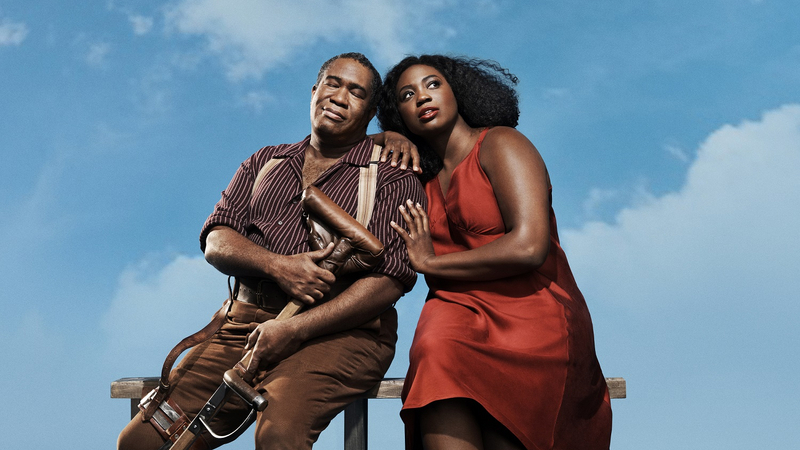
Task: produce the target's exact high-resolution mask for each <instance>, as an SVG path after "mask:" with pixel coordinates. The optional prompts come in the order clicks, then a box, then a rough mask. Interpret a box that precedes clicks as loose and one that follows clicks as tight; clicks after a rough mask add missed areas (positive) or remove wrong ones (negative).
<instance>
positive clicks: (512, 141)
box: [394, 127, 550, 280]
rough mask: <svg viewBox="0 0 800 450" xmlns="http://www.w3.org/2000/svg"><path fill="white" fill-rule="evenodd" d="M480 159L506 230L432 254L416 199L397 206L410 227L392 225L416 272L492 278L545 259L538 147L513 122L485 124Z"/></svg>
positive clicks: (543, 176) (544, 179)
mask: <svg viewBox="0 0 800 450" xmlns="http://www.w3.org/2000/svg"><path fill="white" fill-rule="evenodd" d="M480 162H481V166H482V167H483V169H484V171H485V172H486V175H487V176H488V177H489V181H490V182H491V184H492V188H493V189H494V193H495V196H496V198H497V203H498V205H499V207H500V213H501V215H502V217H503V223H504V224H505V229H506V234H505V235H503V236H502V237H500V238H498V239H497V240H495V241H493V242H491V243H489V244H486V245H484V246H481V247H478V248H475V249H472V250H468V251H464V252H456V253H449V254H446V255H441V256H436V255H434V254H433V246H432V245H431V244H430V230H429V228H428V221H427V215H425V211H424V210H423V209H422V208H421V207H418V206H417V205H406V207H405V208H402V209H401V212H403V217H404V219H405V220H406V222H407V225H408V228H409V231H408V232H406V231H405V230H403V229H401V228H400V227H399V226H397V225H395V226H394V227H395V230H397V231H398V233H400V235H401V236H402V237H403V239H404V240H406V244H407V246H408V251H409V257H410V258H411V263H412V266H413V267H414V269H415V270H417V271H418V272H420V273H424V274H430V275H434V276H437V277H442V278H449V279H459V280H493V279H498V278H504V277H507V276H511V275H516V274H520V273H524V272H527V271H530V270H533V269H535V268H537V267H539V266H540V265H542V264H543V263H544V260H545V258H546V257H547V253H548V250H549V243H550V201H549V181H548V176H547V170H546V168H545V165H544V161H542V158H541V156H540V155H539V152H538V151H537V150H536V148H535V147H534V146H533V144H531V142H530V141H529V140H528V139H527V138H525V136H523V135H522V134H521V133H519V132H518V131H516V130H514V129H513V128H506V127H498V128H494V129H492V130H490V131H489V132H488V133H487V135H486V138H485V139H484V142H483V145H482V146H481V153H480Z"/></svg>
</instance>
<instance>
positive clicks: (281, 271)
mask: <svg viewBox="0 0 800 450" xmlns="http://www.w3.org/2000/svg"><path fill="white" fill-rule="evenodd" d="M332 252H333V243H329V244H328V246H327V247H325V248H323V249H321V250H316V251H313V252H307V253H298V254H296V255H290V256H284V257H282V258H280V259H279V260H278V261H279V267H278V268H277V269H278V270H275V271H274V279H275V282H276V283H278V286H280V288H281V289H283V291H284V292H286V293H287V294H289V296H290V297H292V298H295V299H297V300H300V301H301V302H303V303H306V304H308V305H312V304H314V302H316V301H317V300H321V299H322V297H324V296H325V294H327V293H328V292H330V290H331V285H332V284H333V283H335V282H336V277H335V276H334V275H333V274H332V273H331V272H330V271H328V270H325V269H322V268H320V267H319V266H318V265H317V263H319V262H320V261H322V260H323V259H325V258H327V257H328V256H330V254H331V253H332Z"/></svg>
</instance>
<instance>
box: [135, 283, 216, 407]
mask: <svg viewBox="0 0 800 450" xmlns="http://www.w3.org/2000/svg"><path fill="white" fill-rule="evenodd" d="M230 290H231V288H230V285H229V286H228V291H229V293H231V292H230ZM231 294H232V293H231ZM231 298H232V295H231V296H229V297H228V299H227V300H225V303H223V304H222V307H221V308H220V309H219V310H218V311H217V312H216V313H214V317H213V318H212V319H211V322H209V323H208V325H206V326H205V327H203V329H202V330H200V331H198V332H197V333H194V334H192V335H191V336H187V337H185V338H183V340H182V341H180V342H179V343H178V345H176V346H175V347H173V348H172V350H171V351H170V352H169V354H168V355H167V358H166V359H165V360H164V365H163V366H161V378H160V379H159V380H158V387H157V388H156V393H155V396H154V397H153V399H152V400H151V401H150V403H149V404H148V405H147V408H146V409H145V410H144V411H143V413H142V421H143V422H147V421H148V420H150V418H151V417H153V414H154V413H155V412H156V410H157V409H158V408H159V406H160V405H161V402H163V401H164V399H165V398H166V397H167V395H169V391H170V388H171V386H170V384H169V373H170V372H171V371H172V365H173V364H175V360H176V359H178V356H180V354H181V353H183V352H184V351H185V350H186V349H188V348H191V347H194V346H195V345H197V344H200V343H203V342H205V341H207V340H208V339H209V338H210V337H211V336H213V335H214V333H216V332H217V331H218V330H219V329H220V327H222V325H223V324H224V323H225V318H226V317H227V315H228V310H229V309H230V307H231V303H232V301H231Z"/></svg>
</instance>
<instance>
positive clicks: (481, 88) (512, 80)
mask: <svg viewBox="0 0 800 450" xmlns="http://www.w3.org/2000/svg"><path fill="white" fill-rule="evenodd" d="M417 64H422V65H426V66H430V67H433V68H434V69H436V70H438V71H439V72H440V73H441V74H442V75H443V76H444V78H445V79H446V80H447V83H448V84H449V85H450V87H451V88H452V89H453V94H455V97H456V102H457V103H458V113H459V114H460V115H461V117H462V118H463V119H464V121H465V122H466V123H467V125H469V126H471V127H474V128H481V127H490V126H508V127H516V126H517V123H518V121H519V99H518V98H517V92H516V90H514V85H516V84H517V82H518V80H517V77H516V76H514V75H513V74H511V73H510V72H509V71H508V70H507V69H504V68H503V67H501V66H500V65H499V64H497V63H496V62H494V61H488V60H482V59H473V58H465V57H454V56H444V55H420V56H408V57H406V58H405V59H403V60H402V61H400V62H399V63H398V64H397V65H396V66H394V67H392V68H391V69H390V70H389V72H388V73H387V74H386V77H385V78H384V81H383V88H382V90H381V99H380V105H379V107H378V121H379V123H380V127H381V129H382V130H384V131H396V132H398V133H402V134H403V135H404V136H406V137H407V138H409V139H410V140H411V141H412V142H413V143H414V144H415V145H416V146H417V148H418V149H419V152H420V159H421V161H420V165H421V167H422V175H420V178H421V179H422V181H423V182H424V181H427V180H430V179H431V178H433V177H434V176H436V174H437V173H439V171H440V170H442V160H441V159H440V158H439V156H438V155H437V154H436V153H435V152H434V151H433V149H431V148H430V146H429V145H428V144H427V143H426V142H425V140H424V139H422V138H420V137H419V136H417V135H415V134H413V133H411V132H410V131H409V129H408V127H406V125H405V123H403V119H402V118H401V117H400V111H399V110H398V105H397V93H396V92H395V91H396V89H397V82H398V80H399V79H400V75H402V74H403V72H405V70H406V69H408V68H409V67H411V66H414V65H417Z"/></svg>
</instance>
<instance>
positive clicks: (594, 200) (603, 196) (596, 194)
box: [583, 188, 620, 217]
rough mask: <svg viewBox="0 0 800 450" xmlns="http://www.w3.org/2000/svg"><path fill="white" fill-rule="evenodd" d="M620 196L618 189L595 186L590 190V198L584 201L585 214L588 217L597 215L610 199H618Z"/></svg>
mask: <svg viewBox="0 0 800 450" xmlns="http://www.w3.org/2000/svg"><path fill="white" fill-rule="evenodd" d="M619 196H620V193H619V191H617V190H616V189H600V188H593V189H592V190H590V191H589V198H587V199H586V200H585V201H584V202H583V214H584V215H585V216H586V217H597V214H598V212H599V210H600V209H601V208H602V207H603V206H604V205H606V204H608V203H609V202H610V201H613V200H618V199H619Z"/></svg>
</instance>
